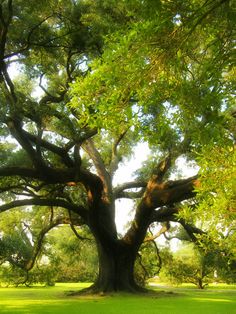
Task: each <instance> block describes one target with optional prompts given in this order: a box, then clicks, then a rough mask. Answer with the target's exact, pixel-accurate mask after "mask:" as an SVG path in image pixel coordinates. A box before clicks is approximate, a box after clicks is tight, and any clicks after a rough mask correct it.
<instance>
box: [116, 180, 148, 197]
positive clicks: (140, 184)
mask: <svg viewBox="0 0 236 314" xmlns="http://www.w3.org/2000/svg"><path fill="white" fill-rule="evenodd" d="M146 186H147V182H145V181H132V182H126V183H124V184H121V185H118V186H117V187H115V188H114V191H113V194H114V197H115V199H118V198H124V197H126V196H127V195H128V194H127V193H130V192H125V190H129V189H135V188H145V187H146ZM132 193H135V192H132ZM137 193H138V194H139V193H140V194H141V193H142V194H143V190H142V191H139V192H137ZM139 197H140V196H139ZM128 198H129V197H128Z"/></svg>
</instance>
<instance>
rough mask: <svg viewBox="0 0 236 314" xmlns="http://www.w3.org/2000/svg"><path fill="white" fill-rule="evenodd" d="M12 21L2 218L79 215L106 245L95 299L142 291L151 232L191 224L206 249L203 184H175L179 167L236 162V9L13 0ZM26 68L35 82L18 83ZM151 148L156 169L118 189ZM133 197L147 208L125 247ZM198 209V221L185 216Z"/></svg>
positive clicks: (220, 4)
mask: <svg viewBox="0 0 236 314" xmlns="http://www.w3.org/2000/svg"><path fill="white" fill-rule="evenodd" d="M150 8H151V10H150ZM0 9H1V10H0V23H1V46H0V70H1V91H0V97H1V102H2V105H1V127H2V129H1V168H0V177H1V195H2V200H3V203H2V205H1V206H0V212H5V211H7V210H10V209H12V208H16V207H22V206H33V205H34V206H36V205H37V206H48V207H50V206H53V207H54V208H58V209H59V210H60V208H64V209H66V210H67V211H68V212H69V213H70V214H71V213H72V212H73V214H74V215H76V216H77V217H78V218H77V219H78V220H79V223H80V225H87V226H88V228H89V230H90V232H91V234H92V235H93V236H94V238H95V241H96V246H97V250H98V259H99V271H98V278H97V280H96V282H95V284H94V286H93V289H94V290H95V291H117V290H128V291H137V290H139V287H138V285H137V283H136V282H135V279H134V264H135V260H136V257H137V254H138V250H139V248H140V246H141V244H142V243H143V241H144V239H145V236H146V232H147V230H148V227H149V225H150V224H151V223H153V222H157V223H160V224H161V223H163V222H167V223H169V222H171V221H174V222H178V223H180V224H181V225H182V226H183V227H184V228H185V229H186V231H187V232H188V234H189V236H190V237H191V239H192V240H193V241H195V242H197V241H198V242H199V243H200V242H201V238H200V237H199V236H198V235H202V236H204V235H205V232H206V231H207V229H208V227H209V226H208V225H207V224H206V223H205V224H204V228H205V230H204V232H203V231H202V230H201V229H200V228H199V227H198V226H195V225H194V224H195V223H196V217H197V218H198V220H201V217H203V218H204V220H205V217H204V215H202V216H196V215H195V212H196V213H197V210H196V206H195V204H196V203H195V200H194V197H195V196H196V187H198V186H199V182H200V179H199V177H197V176H195V177H190V178H180V179H178V180H174V181H173V180H171V179H170V175H171V172H172V171H173V169H174V167H175V163H176V160H177V158H178V157H180V156H182V157H183V156H184V157H186V158H189V159H191V160H196V158H197V156H199V154H201V153H203V152H204V148H205V146H206V145H208V144H209V142H211V143H213V144H214V145H215V146H219V145H220V146H224V147H225V149H227V150H229V151H233V152H235V148H234V140H235V139H234V138H233V136H232V134H233V130H232V128H231V127H229V118H228V116H227V114H226V113H227V112H229V110H230V108H231V109H232V107H233V104H232V103H233V98H232V95H233V89H234V86H235V79H234V76H233V73H234V72H233V71H234V69H233V40H232V29H233V21H234V19H233V14H232V12H233V9H234V8H233V4H232V3H231V1H229V0H218V1H214V2H213V1H210V0H207V1H201V0H198V1H194V2H193V1H185V2H184V4H183V3H182V1H174V2H173V1H168V2H165V1H156V2H154V1H149V0H147V1H138V0H132V1H122V2H119V3H118V4H117V3H115V2H114V1H99V0H97V1H79V2H76V1H60V2H58V1H53V0H51V1H41V2H40V3H38V2H36V1H31V2H30V4H25V3H24V2H22V1H17V0H15V1H14V0H8V1H6V0H5V1H4V0H3V1H1V7H0ZM39 12H40V14H39ZM108 25H109V27H108ZM13 63H15V64H16V66H17V67H18V69H19V71H21V72H22V75H21V76H20V77H18V78H17V77H16V78H15V79H14V78H13V77H12V75H11V72H10V65H11V64H13ZM36 84H37V85H38V86H39V88H40V91H41V93H39V92H37V93H35V91H36ZM34 86H35V87H34ZM231 117H232V115H231ZM141 140H145V141H148V143H149V145H150V147H151V150H152V154H153V156H152V157H153V158H152V165H153V167H152V168H151V169H149V170H148V171H147V170H146V169H143V170H142V171H141V174H143V176H137V177H136V178H134V180H133V181H132V182H126V183H124V184H120V185H115V184H114V180H113V179H114V175H115V172H116V170H117V169H118V167H119V165H120V163H121V161H122V159H124V158H126V157H130V156H131V155H132V150H133V148H134V147H135V145H136V144H137V143H138V142H139V141H141ZM149 165H150V163H147V167H149ZM150 170H151V171H150ZM137 189H138V190H137ZM19 196H20V197H19ZM121 198H131V199H135V200H136V203H135V215H134V219H133V221H132V223H131V225H130V227H129V229H128V231H127V232H126V234H125V235H124V236H122V237H120V236H119V235H118V233H117V230H116V225H115V201H116V200H118V199H121ZM190 199H191V203H189V204H188V205H190V206H188V208H189V209H190V208H191V209H192V212H193V213H194V214H193V216H192V217H190V215H184V214H185V212H186V210H185V211H183V213H181V208H182V202H183V201H186V200H190ZM223 211H224V212H225V213H226V214H227V213H228V212H229V208H223ZM232 212H233V214H232V216H231V217H232V218H231V221H233V220H234V217H235V215H234V210H233V211H232ZM214 217H215V218H216V216H214ZM229 235H230V233H229ZM210 239H212V237H211V238H210Z"/></svg>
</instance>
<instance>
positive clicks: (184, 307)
mask: <svg viewBox="0 0 236 314" xmlns="http://www.w3.org/2000/svg"><path fill="white" fill-rule="evenodd" d="M83 287H85V284H58V285H56V286H55V287H49V288H48V287H47V288H44V287H33V288H24V287H21V288H0V313H1V314H5V313H7V314H19V313H21V314H26V313H28V314H39V313H40V314H46V313H51V314H62V313H63V314H86V313H88V314H91V313H95V314H104V313H106V314H113V313H114V314H115V313H119V314H134V313H135V314H149V313H150V314H155V313H158V314H164V313H165V314H185V313H186V314H188V313H191V314H199V313H200V314H236V289H235V287H230V289H224V288H225V287H224V286H220V287H218V286H217V287H210V288H208V289H207V290H204V291H199V290H197V289H194V288H191V287H185V286H184V287H179V288H168V287H164V288H163V287H161V288H155V290H156V291H157V292H159V293H157V294H156V295H154V294H152V295H151V296H146V295H145V296H144V295H142V296H131V295H128V294H118V295H115V296H84V297H81V296H80V297H68V296H66V294H65V292H66V291H69V290H76V289H81V288H83ZM161 291H165V293H162V292H161ZM172 292H174V293H172Z"/></svg>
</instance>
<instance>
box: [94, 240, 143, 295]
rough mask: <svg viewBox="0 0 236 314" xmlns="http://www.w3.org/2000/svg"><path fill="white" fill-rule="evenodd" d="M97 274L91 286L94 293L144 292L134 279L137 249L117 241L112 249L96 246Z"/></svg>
mask: <svg viewBox="0 0 236 314" xmlns="http://www.w3.org/2000/svg"><path fill="white" fill-rule="evenodd" d="M98 256H99V274H98V278H97V280H96V282H95V284H94V285H93V286H92V290H93V291H94V292H116V291H127V292H138V291H144V289H142V288H141V287H139V286H138V285H137V284H136V282H135V278H134V264H135V259H136V256H137V249H135V248H133V247H132V246H129V245H127V244H124V243H123V242H122V241H117V243H116V244H115V245H114V246H113V247H110V248H109V247H107V246H106V247H104V246H102V245H101V244H98Z"/></svg>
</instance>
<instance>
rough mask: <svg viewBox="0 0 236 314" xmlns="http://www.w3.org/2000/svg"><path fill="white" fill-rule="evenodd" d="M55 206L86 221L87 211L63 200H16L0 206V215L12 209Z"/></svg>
mask: <svg viewBox="0 0 236 314" xmlns="http://www.w3.org/2000/svg"><path fill="white" fill-rule="evenodd" d="M33 205H38V206H55V207H62V208H66V209H68V210H70V211H73V212H75V213H76V214H79V215H80V216H81V217H82V218H83V219H84V220H85V221H87V210H86V209H85V207H83V206H77V205H75V204H72V203H71V202H67V201H65V200H63V199H56V198H55V199H43V198H33V199H24V200H16V201H12V202H9V203H7V204H4V205H1V206H0V213H2V212H4V211H7V210H9V209H12V208H16V207H22V206H33Z"/></svg>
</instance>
